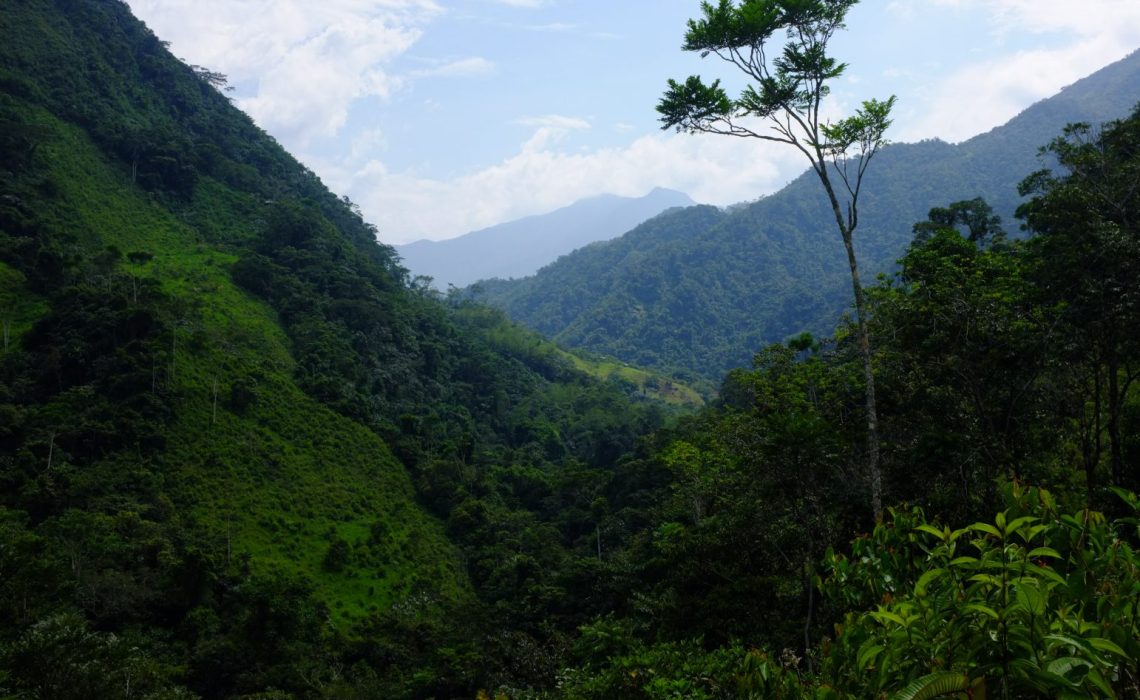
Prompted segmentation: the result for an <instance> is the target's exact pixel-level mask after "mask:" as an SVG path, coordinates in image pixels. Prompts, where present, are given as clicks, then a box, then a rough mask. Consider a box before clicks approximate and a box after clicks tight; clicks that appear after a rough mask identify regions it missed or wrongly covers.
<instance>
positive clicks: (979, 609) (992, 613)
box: [962, 603, 998, 620]
mask: <svg viewBox="0 0 1140 700" xmlns="http://www.w3.org/2000/svg"><path fill="white" fill-rule="evenodd" d="M962 612H976V613H981V614H983V615H987V616H989V617H992V618H993V619H995V620H996V619H998V614H997V611H996V610H994V609H993V608H991V607H988V606H985V605H982V604H981V603H970V604H968V605H964V606H962Z"/></svg>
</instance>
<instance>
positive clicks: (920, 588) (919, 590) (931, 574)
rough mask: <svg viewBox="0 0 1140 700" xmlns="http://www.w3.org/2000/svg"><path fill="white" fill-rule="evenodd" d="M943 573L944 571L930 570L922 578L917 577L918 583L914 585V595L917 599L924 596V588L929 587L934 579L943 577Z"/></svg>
mask: <svg viewBox="0 0 1140 700" xmlns="http://www.w3.org/2000/svg"><path fill="white" fill-rule="evenodd" d="M945 573H946V569H931V570H930V571H927V572H925V573H924V574H923V575H922V576H919V577H918V582H917V583H915V584H914V594H915V595H916V596H919V597H922V596H924V595H926V587H927V586H929V585H930V583H931V582H932V581H934V579H936V578H938V577H940V576H943V575H945Z"/></svg>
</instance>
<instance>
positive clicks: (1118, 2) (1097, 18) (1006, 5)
mask: <svg viewBox="0 0 1140 700" xmlns="http://www.w3.org/2000/svg"><path fill="white" fill-rule="evenodd" d="M934 2H935V3H936V4H940V5H953V6H955V7H958V8H965V9H969V10H971V11H973V12H976V13H979V14H981V15H983V16H985V17H986V18H987V20H988V23H989V25H988V26H989V27H990V41H991V43H992V44H994V45H1001V44H1002V43H1004V42H1005V41H1006V40H1007V39H1008V38H1010V37H1015V36H1017V35H1018V34H1020V33H1030V34H1037V35H1048V36H1050V37H1052V41H1050V42H1049V44H1050V45H1049V46H1048V48H1036V49H1033V50H1022V51H1011V52H1009V53H1005V54H1003V55H999V56H997V57H993V56H992V54H991V56H989V57H987V58H985V59H983V60H980V61H973V62H968V63H966V64H964V65H962V66H961V67H960V68H958V69H957V70H956V71H954V72H953V73H951V74H949V75H948V76H946V77H945V78H943V79H942V80H940V81H938V82H935V83H933V84H931V85H928V86H926V89H925V90H924V92H923V94H922V95H920V98H921V99H922V104H921V105H914V106H912V107H911V108H910V109H911V110H912V114H914V118H913V119H911V120H908V121H907V123H908V126H907V128H905V129H904V130H903V131H901V132H900V133H897V134H895V137H896V138H899V139H901V140H908V141H909V140H917V139H921V138H928V137H933V136H937V137H939V138H943V139H946V140H948V141H960V140H963V139H966V138H969V137H971V136H974V135H976V134H978V133H981V132H983V131H986V130H988V129H991V128H993V127H994V126H997V125H999V124H1002V123H1004V122H1006V121H1008V120H1009V119H1011V118H1012V117H1014V116H1016V115H1017V113H1018V112H1020V111H1021V110H1023V109H1025V107H1027V106H1028V105H1030V104H1032V103H1033V102H1036V101H1038V100H1041V99H1044V98H1046V97H1049V96H1051V95H1053V94H1056V93H1057V92H1058V91H1059V90H1060V89H1061V88H1062V87H1064V86H1065V85H1068V84H1070V83H1072V82H1074V81H1076V80H1078V79H1080V78H1082V77H1084V76H1086V75H1088V74H1089V73H1092V72H1093V71H1095V70H1097V69H1099V68H1101V67H1103V66H1105V65H1107V64H1109V63H1112V62H1113V61H1117V60H1119V59H1121V58H1123V57H1124V56H1126V55H1127V54H1128V53H1130V52H1131V51H1133V50H1135V49H1136V47H1137V46H1140V3H1137V2H1135V1H1134V0H1084V1H1083V2H1081V3H1074V2H1072V1H1071V0H934Z"/></svg>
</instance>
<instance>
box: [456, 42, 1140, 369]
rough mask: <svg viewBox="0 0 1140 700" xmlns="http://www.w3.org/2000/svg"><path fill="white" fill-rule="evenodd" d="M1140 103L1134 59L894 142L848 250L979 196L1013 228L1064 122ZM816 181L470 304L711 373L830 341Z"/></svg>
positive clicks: (877, 264)
mask: <svg viewBox="0 0 1140 700" xmlns="http://www.w3.org/2000/svg"><path fill="white" fill-rule="evenodd" d="M1138 98H1140V53H1136V54H1133V55H1131V56H1130V57H1128V58H1126V59H1124V60H1123V61H1120V62H1118V63H1117V64H1114V65H1112V66H1109V67H1107V68H1105V69H1103V70H1101V71H1099V72H1097V73H1096V74H1094V75H1092V76H1089V77H1088V78H1085V79H1083V80H1081V81H1079V82H1078V83H1075V84H1074V85H1072V86H1069V87H1068V88H1066V89H1065V90H1063V91H1062V92H1061V93H1060V94H1058V95H1057V96H1055V97H1053V98H1050V99H1048V100H1044V101H1042V102H1040V103H1038V104H1036V105H1034V106H1033V107H1031V108H1029V109H1028V110H1026V111H1025V112H1024V113H1022V114H1021V115H1019V116H1018V117H1017V118H1015V119H1014V120H1012V121H1011V122H1010V123H1009V124H1007V125H1005V126H1002V127H999V128H997V129H994V130H993V131H991V132H989V133H987V134H983V135H979V136H977V137H975V138H973V139H971V140H969V141H967V142H964V143H962V144H960V145H951V144H946V143H943V142H940V141H926V142H922V143H917V144H897V145H892V146H890V147H888V148H886V149H884V150H883V152H882V153H881V154H880V155H879V156H878V157H877V159H876V161H875V162H874V163H873V164H872V166H871V168H870V170H869V171H868V176H867V181H866V184H865V187H864V196H863V200H862V206H861V209H860V225H859V230H858V231H857V233H856V247H857V251H858V254H859V256H860V263H861V265H862V266H863V270H864V278H865V280H867V281H870V280H873V279H874V276H875V274H876V273H879V272H883V271H886V270H888V269H890V267H891V266H892V265H893V263H894V261H895V260H896V259H897V258H898V257H899V256H900V255H901V254H902V252H903V251H904V249H905V247H906V245H907V244H908V243H909V241H910V239H911V226H912V224H913V223H914V222H915V221H919V220H921V219H924V218H925V217H926V214H927V212H928V211H929V210H930V209H931V208H932V207H935V206H945V205H946V204H948V203H950V202H953V201H958V200H964V199H973V198H974V197H979V196H981V197H984V198H986V199H987V200H989V201H990V202H991V203H992V204H993V205H994V208H995V209H996V210H997V211H998V212H999V213H1000V214H1001V215H1002V216H1003V219H1004V221H1005V225H1006V227H1007V228H1009V229H1011V230H1016V228H1017V223H1016V222H1015V221H1013V220H1012V214H1013V211H1014V209H1015V208H1016V204H1017V202H1018V197H1017V192H1016V184H1017V183H1018V182H1020V180H1021V179H1023V178H1024V177H1025V176H1027V175H1028V174H1029V173H1030V172H1032V171H1034V170H1036V169H1039V168H1040V167H1042V166H1043V164H1042V162H1041V161H1040V160H1039V159H1038V157H1037V151H1038V149H1039V148H1040V147H1041V146H1042V145H1044V144H1045V143H1047V142H1049V141H1050V140H1051V139H1053V138H1054V137H1055V136H1057V135H1058V134H1059V133H1060V131H1061V129H1062V128H1063V127H1064V125H1065V124H1066V123H1069V122H1071V121H1092V122H1098V121H1106V120H1109V119H1114V118H1119V117H1121V116H1123V115H1124V114H1126V113H1127V112H1128V110H1129V109H1130V108H1131V107H1132V106H1133V105H1134V104H1135V102H1136V101H1137V99H1138ZM830 216H831V214H830V212H829V211H828V210H827V209H826V207H825V202H824V199H823V196H822V194H821V192H820V191H819V187H818V184H817V182H816V181H815V178H814V176H812V175H811V174H810V173H805V174H804V175H802V176H801V177H800V178H798V179H796V180H795V181H793V182H792V183H791V184H789V185H788V186H787V187H786V188H785V189H783V190H781V191H780V192H778V193H776V194H774V195H771V196H769V197H766V198H764V199H762V200H760V201H757V202H755V203H753V204H751V205H747V206H743V207H736V208H733V209H732V210H730V211H729V212H727V213H725V214H723V215H721V216H714V215H712V214H711V213H708V212H706V213H703V214H701V213H695V212H694V211H692V210H684V211H680V212H670V213H666V214H664V215H662V216H660V217H657V218H656V219H654V220H652V221H649V222H646V223H645V224H643V225H642V226H641V227H639V228H638V229H636V230H635V231H633V232H631V233H629V234H627V235H625V236H623V237H622V238H619V239H616V240H613V241H609V242H607V243H601V244H595V245H593V246H590V247H588V248H585V249H582V250H580V251H576V252H575V253H573V254H571V255H569V256H566V257H564V258H562V259H560V260H558V261H557V262H555V263H553V264H551V265H549V266H547V267H546V268H544V269H542V270H541V271H540V272H539V273H538V274H537V275H535V276H533V277H530V278H526V279H522V280H512V281H502V280H494V281H489V282H484V283H482V284H481V285H480V288H479V290H477V291H474V294H475V295H476V296H477V298H479V299H482V300H484V301H487V302H488V303H491V304H493V305H495V306H498V307H500V308H502V309H504V310H505V311H506V312H507V313H508V315H510V316H511V317H512V318H514V319H516V320H518V321H521V322H522V323H524V324H526V325H528V326H530V327H531V328H535V329H537V330H539V331H540V332H542V333H544V334H545V335H547V336H548V337H551V338H554V339H555V340H557V341H558V342H562V343H565V344H568V345H570V346H575V347H582V348H587V349H589V350H592V351H595V352H600V353H606V354H611V355H615V356H617V357H619V358H621V359H623V360H626V361H628V362H634V363H637V364H640V365H643V366H648V367H655V368H658V369H664V370H668V371H673V372H675V373H679V374H680V375H681V376H689V377H696V376H703V377H707V378H715V377H717V376H719V375H720V374H722V373H723V372H724V371H725V370H726V369H728V368H731V367H734V366H740V365H744V364H747V363H748V361H749V358H750V357H751V356H752V354H753V353H754V352H756V351H757V350H758V349H759V348H760V347H762V346H763V345H764V344H765V343H768V342H773V341H778V340H782V339H784V338H786V337H788V336H789V335H791V334H795V333H798V332H801V331H804V330H808V331H811V332H814V333H817V334H821V333H822V334H829V333H830V332H831V330H832V329H833V328H834V326H835V323H836V322H837V320H838V319H839V317H840V315H841V313H842V312H843V310H844V309H845V308H847V307H848V305H849V303H850V302H849V300H850V282H849V280H848V277H847V270H846V262H845V260H846V258H845V255H844V253H843V249H842V245H841V243H840V241H839V238H838V235H837V234H836V232H835V231H834V225H833V224H831V223H830Z"/></svg>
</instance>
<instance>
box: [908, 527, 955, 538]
mask: <svg viewBox="0 0 1140 700" xmlns="http://www.w3.org/2000/svg"><path fill="white" fill-rule="evenodd" d="M914 529H915V530H919V531H921V532H925V533H927V534H930V535H934V536H935V537H937V538H938V539H940V540H945V539H946V537H947V535H948V534H949V532H948V531H946V530H939V529H938V528H936V527H934V526H933V525H927V524H926V523H923V524H921V525H919V526H917V527H915V528H914Z"/></svg>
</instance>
